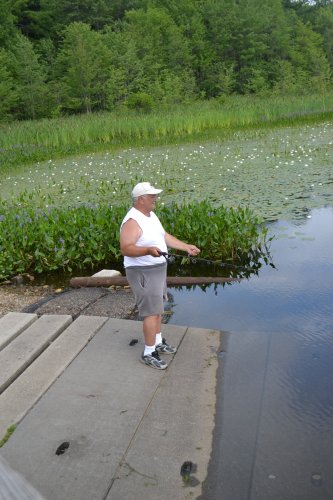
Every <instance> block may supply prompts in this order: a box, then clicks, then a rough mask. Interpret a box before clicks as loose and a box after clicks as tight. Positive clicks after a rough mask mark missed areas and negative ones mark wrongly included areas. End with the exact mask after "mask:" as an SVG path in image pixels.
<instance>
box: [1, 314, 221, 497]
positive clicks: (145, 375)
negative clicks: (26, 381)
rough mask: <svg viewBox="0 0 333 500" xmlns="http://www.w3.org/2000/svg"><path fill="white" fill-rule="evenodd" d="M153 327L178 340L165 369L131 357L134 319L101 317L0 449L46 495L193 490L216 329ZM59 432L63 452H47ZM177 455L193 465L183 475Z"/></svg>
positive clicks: (201, 472)
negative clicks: (190, 472)
mask: <svg viewBox="0 0 333 500" xmlns="http://www.w3.org/2000/svg"><path fill="white" fill-rule="evenodd" d="M163 334H164V335H165V336H166V338H167V339H168V341H169V342H170V343H172V344H173V345H176V346H177V345H178V346H179V349H178V352H177V353H176V355H175V356H163V359H165V360H166V361H168V363H169V367H168V369H167V370H164V371H160V370H152V369H151V368H148V367H146V366H144V365H143V364H142V363H140V362H139V358H140V355H141V352H142V349H143V341H142V324H141V322H136V321H129V320H115V319H109V320H107V321H106V323H104V325H103V326H102V328H101V329H100V330H99V331H98V333H97V334H96V335H95V336H94V338H93V339H92V340H91V341H90V342H89V343H88V344H87V346H86V347H85V348H84V349H83V350H82V352H81V353H80V354H79V355H78V356H77V357H76V358H75V359H74V360H73V362H72V363H71V364H70V365H69V366H68V367H67V369H66V370H65V371H64V373H62V374H61V376H60V377H59V378H58V379H57V380H56V381H55V382H54V383H53V384H52V386H51V387H50V388H49V390H48V391H47V392H46V393H45V394H44V395H43V397H41V398H40V400H39V401H38V402H37V404H35V405H34V406H33V408H32V409H31V410H30V411H29V412H28V414H27V415H26V416H25V418H24V419H23V420H22V421H21V422H20V424H19V425H18V427H17V429H16V430H15V432H14V434H13V435H12V436H11V437H10V439H9V441H8V442H7V443H6V444H5V446H4V447H3V448H2V449H1V453H2V455H3V456H4V458H5V459H6V460H7V461H8V463H9V464H10V466H11V467H12V468H13V469H14V470H17V471H18V472H20V473H21V474H23V475H24V477H25V478H26V479H27V480H28V481H29V482H30V483H31V484H32V485H33V486H34V487H35V488H36V489H37V490H38V491H40V492H41V494H42V495H44V497H45V498H47V500H63V499H64V498H69V499H71V500H105V499H106V498H112V499H118V498H119V499H120V498H121V499H126V500H128V499H131V498H133V499H134V498H135V499H141V498H142V499H143V498H145V499H147V500H154V499H156V498H161V499H163V500H164V499H168V500H169V499H170V498H176V499H179V500H180V499H184V500H185V499H188V498H197V497H198V495H200V493H201V486H202V482H203V480H204V478H205V477H206V474H207V467H208V463H209V459H210V455H211V445H212V443H211V441H212V435H213V427H214V405H215V386H216V369H217V352H218V348H219V342H220V332H217V331H209V330H203V329H194V328H188V327H185V326H184V327H183V326H173V325H163ZM133 339H137V340H138V342H137V343H136V344H134V345H133V346H130V343H131V340H133ZM65 442H66V443H68V447H67V448H66V449H65V452H64V453H63V454H60V455H59V454H56V451H57V449H58V448H59V446H61V445H62V444H63V443H65ZM186 460H191V461H193V463H195V464H197V471H196V472H195V477H192V478H191V480H190V481H189V482H188V483H187V484H186V485H185V484H184V483H183V480H182V477H181V475H180V469H181V465H182V463H183V462H184V461H186ZM184 486H186V487H184Z"/></svg>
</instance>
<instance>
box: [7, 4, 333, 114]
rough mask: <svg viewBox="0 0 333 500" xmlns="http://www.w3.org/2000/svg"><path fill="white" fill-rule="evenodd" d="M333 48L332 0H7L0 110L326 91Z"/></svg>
mask: <svg viewBox="0 0 333 500" xmlns="http://www.w3.org/2000/svg"><path fill="white" fill-rule="evenodd" d="M332 47H333V4H332V2H328V1H320V2H319V1H318V2H306V1H297V2H292V1H287V0H265V1H264V2H258V1H257V0H238V1H237V2H235V1H233V0H206V1H205V2H202V1H201V0H178V1H175V0H164V1H162V0H149V1H148V0H126V1H120V0H116V1H112V2H110V1H108V0H95V1H92V0H75V1H70V0H59V1H57V2H54V1H53V0H39V1H38V2H34V1H27V0H15V2H10V1H9V0H4V1H3V6H2V9H1V13H0V49H4V50H5V51H6V52H5V54H6V62H5V63H4V69H3V70H1V81H3V82H4V83H3V84H2V88H0V96H1V95H5V97H4V101H5V102H4V105H2V106H0V120H1V121H5V120H9V119H36V118H39V117H43V116H45V117H53V116H61V115H67V114H77V113H83V112H84V113H91V112H101V111H109V110H113V109H123V107H124V106H125V108H126V104H128V103H129V102H131V99H132V97H131V96H132V95H134V97H133V99H134V100H135V96H138V95H140V94H146V95H148V96H150V97H151V99H152V101H153V103H154V107H159V106H164V105H165V104H169V105H170V104H173V105H179V104H181V103H188V102H193V101H195V100H198V99H203V98H205V99H212V98H217V97H219V96H221V95H222V96H225V95H232V94H242V95H243V94H255V95H259V96H267V95H272V94H273V95H283V96H285V95H286V94H287V95H310V94H311V93H314V92H320V93H325V92H329V91H330V90H331V89H332V69H333V55H332V54H333V52H332ZM3 54H4V53H3V52H2V56H1V59H3ZM8 57H9V60H10V61H11V64H9V65H8V64H7V63H8ZM1 62H3V61H2V60H1Z"/></svg>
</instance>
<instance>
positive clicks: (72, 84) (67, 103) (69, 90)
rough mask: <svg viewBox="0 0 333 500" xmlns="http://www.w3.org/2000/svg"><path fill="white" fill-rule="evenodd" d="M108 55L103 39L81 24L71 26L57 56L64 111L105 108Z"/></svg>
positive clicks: (57, 70) (56, 71) (56, 73)
mask: <svg viewBox="0 0 333 500" xmlns="http://www.w3.org/2000/svg"><path fill="white" fill-rule="evenodd" d="M109 64H110V63H109V51H108V48H107V46H106V44H105V43H104V41H103V35H102V34H101V33H97V32H95V31H93V30H92V29H91V28H90V26H88V25H87V24H84V23H73V24H70V25H69V26H68V27H67V28H66V29H65V31H64V38H63V42H62V44H61V48H60V51H59V53H58V56H57V61H56V69H55V75H56V79H57V80H58V82H61V84H62V89H63V90H62V96H61V100H62V105H61V108H62V109H63V110H70V111H76V112H87V113H90V112H91V111H93V110H100V109H105V108H106V106H107V82H108V79H109V72H110V70H109Z"/></svg>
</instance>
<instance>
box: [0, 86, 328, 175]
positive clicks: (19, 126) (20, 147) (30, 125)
mask: <svg viewBox="0 0 333 500" xmlns="http://www.w3.org/2000/svg"><path fill="white" fill-rule="evenodd" d="M332 117H333V93H327V94H323V95H318V94H317V95H313V96H299V97H295V96H293V97H291V96H289V97H281V96H276V97H267V98H266V97H257V96H229V97H223V98H218V99H212V100H210V101H200V102H196V103H192V104H191V105H180V106H174V107H168V108H161V110H160V111H159V112H156V111H155V112H154V111H152V112H149V113H143V112H138V111H128V110H127V111H126V110H123V111H122V112H120V111H117V112H113V113H111V112H110V113H88V114H83V115H73V116H68V117H62V118H53V119H42V120H29V121H22V122H11V123H6V124H5V123H2V124H0V132H1V133H0V179H1V177H2V176H3V175H5V174H7V173H9V172H12V170H13V168H15V170H17V169H20V167H23V166H24V165H29V164H33V163H36V162H41V161H44V160H49V159H50V158H52V159H56V158H65V157H68V156H74V155H80V154H85V153H97V152H103V151H111V152H115V151H118V150H121V149H124V148H128V147H133V148H135V147H149V146H161V145H173V144H176V143H180V142H184V143H185V142H190V141H199V140H209V139H219V140H226V139H228V138H229V137H230V136H231V135H232V134H233V133H236V132H238V131H246V130H267V129H269V128H274V127H277V126H294V125H298V124H304V123H311V122H318V121H322V120H325V119H330V118H332Z"/></svg>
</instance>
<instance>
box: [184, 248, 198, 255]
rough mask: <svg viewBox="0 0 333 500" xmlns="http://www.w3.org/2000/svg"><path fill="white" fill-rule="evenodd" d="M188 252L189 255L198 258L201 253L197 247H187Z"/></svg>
mask: <svg viewBox="0 0 333 500" xmlns="http://www.w3.org/2000/svg"><path fill="white" fill-rule="evenodd" d="M186 252H187V253H188V254H189V255H192V256H196V255H198V253H200V249H199V248H198V247H196V246H195V245H187V249H186Z"/></svg>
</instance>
